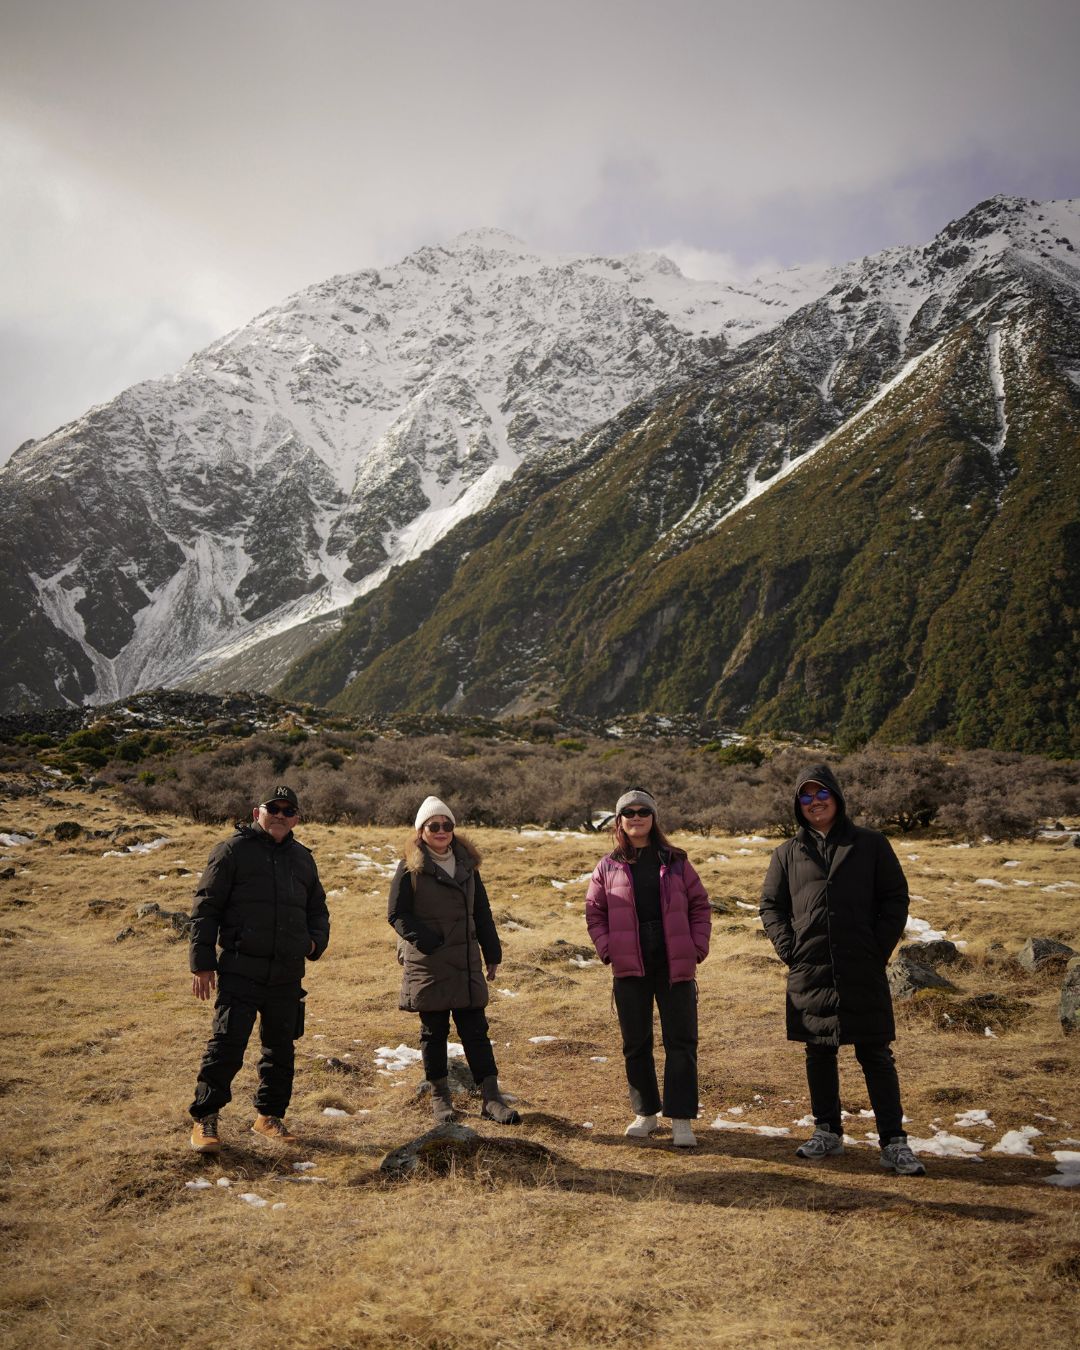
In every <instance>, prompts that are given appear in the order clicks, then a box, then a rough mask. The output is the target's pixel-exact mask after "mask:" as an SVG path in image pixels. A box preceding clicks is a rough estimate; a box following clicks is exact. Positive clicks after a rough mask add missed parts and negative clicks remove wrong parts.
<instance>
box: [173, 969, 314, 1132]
mask: <svg viewBox="0 0 1080 1350" xmlns="http://www.w3.org/2000/svg"><path fill="white" fill-rule="evenodd" d="M306 992H307V991H306V990H304V989H302V988H301V987H300V985H299V984H285V985H258V984H253V983H251V982H250V981H248V980H242V981H241V980H236V981H233V980H230V978H229V976H227V975H225V976H219V977H218V995H217V1002H216V1003H215V1004H214V1028H213V1033H212V1035H211V1037H210V1040H209V1042H208V1043H207V1046H206V1053H205V1054H204V1055H203V1061H202V1064H201V1065H200V1067H199V1076H198V1079H197V1081H196V1084H195V1100H194V1101H193V1102H192V1103H191V1106H190V1107H189V1108H188V1110H189V1112H190V1114H191V1115H193V1116H194V1117H195V1119H196V1120H200V1119H201V1118H202V1117H203V1116H208V1115H211V1114H212V1113H213V1112H215V1111H220V1110H221V1108H222V1107H223V1106H225V1105H226V1104H227V1103H228V1102H229V1101H231V1100H232V1080H233V1079H234V1078H235V1077H236V1075H237V1073H238V1072H239V1070H240V1066H241V1065H242V1064H243V1062H244V1051H245V1050H246V1049H247V1043H248V1039H249V1038H250V1036H251V1033H252V1030H253V1029H254V1026H255V1019H256V1017H258V1019H259V1040H260V1042H261V1044H262V1056H261V1058H260V1059H259V1086H258V1090H257V1091H256V1093H255V1096H254V1098H253V1099H252V1100H253V1102H254V1106H255V1109H256V1111H258V1112H259V1113H260V1114H261V1115H264V1116H283V1115H284V1114H285V1112H286V1111H287V1110H288V1108H289V1099H290V1097H291V1096H292V1085H293V1064H294V1060H295V1051H294V1047H293V1041H294V1040H295V1039H296V1037H298V1036H302V1035H303V1034H304V1002H303V1000H304V996H305V994H306Z"/></svg>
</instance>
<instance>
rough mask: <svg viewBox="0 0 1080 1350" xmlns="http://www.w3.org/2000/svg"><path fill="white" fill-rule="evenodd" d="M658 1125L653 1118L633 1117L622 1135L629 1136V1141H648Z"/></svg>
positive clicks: (657, 1121)
mask: <svg viewBox="0 0 1080 1350" xmlns="http://www.w3.org/2000/svg"><path fill="white" fill-rule="evenodd" d="M659 1124H660V1122H659V1120H657V1118H656V1117H655V1116H635V1117H634V1119H633V1120H632V1121H631V1122H630V1124H629V1125H627V1127H626V1129H625V1130H623V1134H627V1135H629V1136H630V1138H631V1139H648V1137H649V1135H650V1134H652V1133H653V1131H654V1130H655V1129H656V1127H657V1126H658V1125H659Z"/></svg>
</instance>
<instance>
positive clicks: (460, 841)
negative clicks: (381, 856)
mask: <svg viewBox="0 0 1080 1350" xmlns="http://www.w3.org/2000/svg"><path fill="white" fill-rule="evenodd" d="M451 848H452V849H453V850H454V857H455V858H457V859H458V860H459V861H461V862H463V863H465V864H466V866H467V867H469V868H471V869H472V870H473V871H475V870H476V868H478V867H479V866H480V862H481V854H480V850H479V849H478V848H477V847H476V845H475V844H474V843H473V842H472V840H471V839H470V838H469V837H468V835H464V834H461V833H460V832H459V831H456V830H455V832H454V839H453V843H452V844H451ZM403 856H404V859H405V870H406V871H407V872H411V873H412V874H413V876H419V875H420V873H421V872H422V871H423V870H424V863H425V862H427V861H428V851H427V849H426V848H425V847H424V845H423V844H422V843H421V842H420V840H419V839H417V838H416V837H415V835H414V836H413V837H412V838H410V839H409V841H408V843H407V844H406V845H405V852H404V855H403ZM431 865H432V866H433V867H434V866H435V863H434V862H432V864H431Z"/></svg>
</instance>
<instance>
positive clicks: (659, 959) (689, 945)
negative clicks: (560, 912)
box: [585, 788, 711, 1148]
mask: <svg viewBox="0 0 1080 1350" xmlns="http://www.w3.org/2000/svg"><path fill="white" fill-rule="evenodd" d="M612 835H613V836H614V840H615V847H614V848H613V849H612V851H611V852H610V853H609V854H608V855H607V857H606V858H602V859H601V860H600V862H599V863H597V865H596V870H595V871H594V872H593V874H592V880H591V881H590V882H589V891H588V895H587V896H586V897H585V922H586V923H587V925H588V928H589V936H590V937H591V938H592V940H593V945H594V946H595V947H596V952H597V955H598V956H599V957H600V960H601V961H603V962H604V964H605V965H610V966H611V969H612V973H613V975H614V977H615V980H614V986H615V1007H616V1010H617V1011H618V1014H619V1026H620V1028H621V1030H622V1040H623V1058H624V1060H625V1062H626V1080H627V1083H628V1084H629V1086H630V1105H631V1106H632V1107H633V1109H634V1112H635V1115H634V1119H633V1120H632V1121H631V1123H630V1124H629V1125H628V1126H627V1127H626V1133H627V1134H628V1135H630V1136H631V1138H636V1139H646V1138H648V1136H649V1135H650V1134H652V1133H653V1131H654V1130H655V1129H656V1128H657V1126H658V1124H659V1120H658V1115H659V1114H660V1111H661V1108H662V1109H663V1114H664V1115H665V1116H667V1117H668V1118H669V1119H670V1120H671V1135H672V1143H673V1144H674V1145H675V1147H676V1148H693V1147H694V1145H695V1144H696V1143H697V1140H696V1139H695V1138H694V1132H693V1129H692V1127H691V1124H690V1122H691V1120H693V1119H694V1117H695V1116H696V1115H697V1113H698V1088H697V1039H698V1033H697V981H696V979H695V975H696V972H697V966H698V963H699V962H700V961H704V960H705V958H706V956H708V954H709V930H710V926H711V914H710V910H709V897H708V895H707V894H706V893H705V887H704V886H702V884H701V880H700V878H699V877H698V874H697V873H696V872H695V871H694V869H693V867H692V866H691V865H690V861H689V859H688V858H687V856H686V854H685V853H684V852H683V850H682V849H681V848H676V847H675V846H674V845H673V844H672V843H670V842H669V840H668V839H667V838H666V837H665V835H664V833H663V831H662V830H661V829H660V824H659V821H658V819H657V808H656V799H655V797H653V796H652V794H651V793H648V792H646V791H645V790H644V789H643V788H631V789H630V791H628V792H624V793H623V795H622V796H621V797H620V798H619V800H618V802H617V804H616V806H615V819H614V821H613V823H612ZM654 1001H655V1003H656V1006H657V1007H658V1008H659V1010H660V1031H661V1034H662V1036H663V1040H664V1051H665V1063H664V1096H663V1101H662V1102H661V1098H660V1090H659V1087H658V1085H657V1079H656V1063H655V1061H654V1059H653V1003H654Z"/></svg>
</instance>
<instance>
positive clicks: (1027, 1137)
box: [990, 1125, 1042, 1158]
mask: <svg viewBox="0 0 1080 1350" xmlns="http://www.w3.org/2000/svg"><path fill="white" fill-rule="evenodd" d="M1041 1134H1042V1130H1037V1129H1036V1128H1035V1126H1034V1125H1021V1127H1020V1128H1019V1129H1018V1130H1006V1131H1005V1133H1004V1134H1003V1135H1002V1136H1001V1138H1000V1139H999V1140H998V1141H997V1143H996V1144H995V1145H994V1146H993V1147H992V1148H991V1150H990V1152H991V1153H1008V1154H1011V1155H1012V1156H1013V1157H1014V1158H1034V1156H1035V1150H1034V1149H1033V1148H1032V1147H1031V1141H1032V1139H1038V1138H1039V1136H1040V1135H1041Z"/></svg>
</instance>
